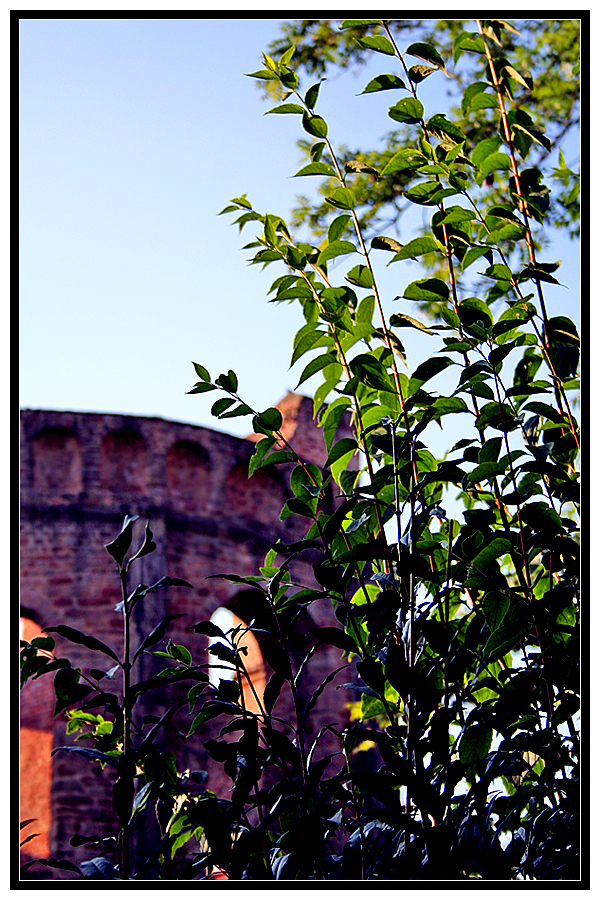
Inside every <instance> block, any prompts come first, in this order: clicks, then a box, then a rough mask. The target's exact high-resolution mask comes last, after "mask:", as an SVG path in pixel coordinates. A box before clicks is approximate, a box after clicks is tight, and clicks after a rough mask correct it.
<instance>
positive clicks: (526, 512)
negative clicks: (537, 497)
mask: <svg viewBox="0 0 600 900" xmlns="http://www.w3.org/2000/svg"><path fill="white" fill-rule="evenodd" d="M521 518H522V519H523V521H524V522H525V523H526V524H527V525H530V526H531V528H533V530H534V531H537V532H544V533H545V534H548V533H551V534H558V533H559V532H561V531H562V530H563V526H562V522H561V520H560V516H559V515H558V514H557V513H556V512H555V511H554V510H553V509H552V507H550V506H548V505H547V504H546V503H543V502H541V501H540V502H537V503H528V504H527V505H526V506H522V507H521Z"/></svg>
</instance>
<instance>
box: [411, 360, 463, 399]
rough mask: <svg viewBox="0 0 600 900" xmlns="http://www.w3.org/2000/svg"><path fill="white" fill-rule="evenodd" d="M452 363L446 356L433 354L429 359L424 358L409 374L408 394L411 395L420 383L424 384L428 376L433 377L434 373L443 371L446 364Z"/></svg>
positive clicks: (450, 364)
mask: <svg viewBox="0 0 600 900" xmlns="http://www.w3.org/2000/svg"><path fill="white" fill-rule="evenodd" d="M452 365H454V363H453V361H452V360H451V359H450V358H449V357H448V356H433V357H432V358H431V359H426V360H425V362H423V363H421V365H420V366H417V368H416V369H415V371H414V372H413V374H412V376H411V379H410V381H409V383H408V394H409V396H412V395H413V394H414V393H415V391H416V390H418V389H419V388H420V387H421V385H423V384H425V382H426V381H429V379H430V378H433V377H434V376H435V375H438V374H439V373H440V372H443V371H444V369H446V368H447V367H448V366H452Z"/></svg>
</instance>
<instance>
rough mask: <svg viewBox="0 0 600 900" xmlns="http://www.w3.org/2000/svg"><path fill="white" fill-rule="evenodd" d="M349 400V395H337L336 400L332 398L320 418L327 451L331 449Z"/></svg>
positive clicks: (349, 402)
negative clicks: (331, 401)
mask: <svg viewBox="0 0 600 900" xmlns="http://www.w3.org/2000/svg"><path fill="white" fill-rule="evenodd" d="M351 402H352V401H351V400H350V398H349V397H339V398H338V399H337V400H334V401H333V403H330V404H329V406H328V407H327V410H326V411H325V414H324V416H323V418H322V420H321V426H322V428H323V437H324V439H325V446H326V447H327V452H328V453H329V451H330V450H331V444H332V442H333V439H334V437H335V435H336V432H337V430H338V427H339V424H340V422H341V421H342V419H343V417H344V415H345V413H346V410H347V409H348V407H349V406H350V404H351Z"/></svg>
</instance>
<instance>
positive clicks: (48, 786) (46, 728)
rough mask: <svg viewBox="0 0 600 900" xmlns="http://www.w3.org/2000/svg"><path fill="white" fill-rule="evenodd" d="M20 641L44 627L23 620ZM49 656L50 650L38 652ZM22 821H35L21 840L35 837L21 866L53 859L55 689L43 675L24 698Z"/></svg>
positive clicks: (25, 850) (28, 687) (24, 692)
mask: <svg viewBox="0 0 600 900" xmlns="http://www.w3.org/2000/svg"><path fill="white" fill-rule="evenodd" d="M19 625H20V638H21V640H23V641H31V640H33V638H34V637H39V636H41V634H42V631H41V628H40V626H39V625H38V624H37V623H36V622H35V621H33V619H30V618H27V617H26V616H25V615H24V616H22V617H21V619H20V622H19ZM38 652H39V653H41V654H43V655H46V656H47V655H48V653H47V652H46V651H38ZM20 701H21V702H20V706H21V709H20V729H19V744H20V821H21V822H23V821H25V820H26V819H35V820H36V821H34V822H32V823H31V824H30V825H28V826H27V827H26V828H24V829H23V831H22V832H21V840H24V838H26V837H27V836H28V835H30V834H35V835H37V837H34V838H33V839H32V840H30V841H28V842H27V843H26V844H25V845H24V846H23V849H22V850H21V863H22V864H24V863H25V862H28V861H29V860H31V859H37V858H39V857H42V858H45V857H48V856H50V826H51V824H52V808H51V790H52V760H51V758H50V754H51V753H52V713H53V709H54V689H53V684H52V679H51V678H48V677H44V676H42V677H41V678H38V679H37V680H35V681H32V680H30V681H28V682H27V684H25V686H24V687H23V689H22V691H21V697H20Z"/></svg>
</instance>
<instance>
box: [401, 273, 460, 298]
mask: <svg viewBox="0 0 600 900" xmlns="http://www.w3.org/2000/svg"><path fill="white" fill-rule="evenodd" d="M402 296H403V297H404V298H405V299H406V300H417V301H419V302H420V303H423V302H425V301H427V300H436V301H437V302H438V303H441V302H445V301H446V300H448V298H449V297H450V291H449V290H448V287H447V285H446V284H445V283H444V282H443V281H440V279H439V278H420V279H418V280H417V281H413V282H412V283H411V284H409V285H408V287H407V288H406V289H405V291H404V293H403V294H402Z"/></svg>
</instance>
